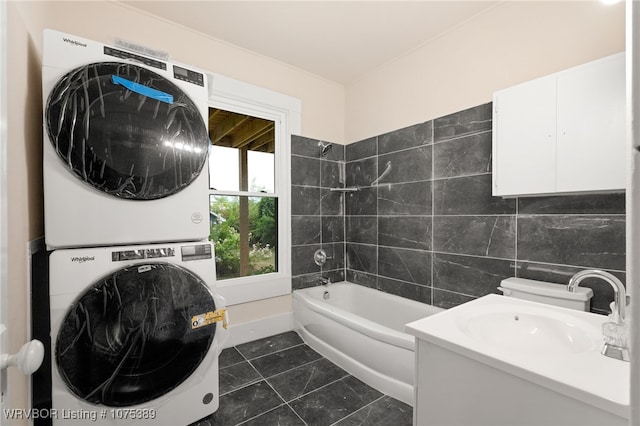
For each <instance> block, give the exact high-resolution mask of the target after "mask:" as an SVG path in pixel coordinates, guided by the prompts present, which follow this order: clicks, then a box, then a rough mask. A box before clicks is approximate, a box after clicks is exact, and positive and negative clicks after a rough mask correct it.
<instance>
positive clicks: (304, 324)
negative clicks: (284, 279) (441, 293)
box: [293, 282, 442, 405]
mask: <svg viewBox="0 0 640 426" xmlns="http://www.w3.org/2000/svg"><path fill="white" fill-rule="evenodd" d="M325 292H328V293H329V295H328V296H329V298H328V299H324V297H323V296H324V294H325ZM440 311H442V309H440V308H437V307H435V306H431V305H427V304H425V303H420V302H416V301H413V300H410V299H405V298H403V297H398V296H395V295H392V294H388V293H384V292H382V291H378V290H373V289H371V288H368V287H364V286H361V285H357V284H352V283H348V282H340V283H335V284H331V285H329V286H328V287H323V286H320V287H311V288H307V289H303V290H296V291H294V292H293V313H294V319H295V329H296V331H297V332H298V333H300V335H301V336H302V339H303V340H304V341H305V343H307V344H308V345H309V346H311V347H312V348H313V349H314V350H316V351H317V352H319V353H320V354H322V355H323V356H325V357H326V358H328V359H329V360H331V361H332V362H334V363H335V364H337V365H338V366H340V367H342V368H343V369H344V370H346V371H347V372H349V373H350V374H352V375H354V376H356V377H357V378H359V379H360V380H362V381H363V382H365V383H367V384H368V385H370V386H372V387H374V388H376V389H378V390H379V391H381V392H384V393H385V394H387V395H390V396H392V397H394V398H396V399H399V400H400V401H403V402H405V403H407V404H410V405H413V383H414V371H415V360H414V352H415V342H414V337H413V336H411V335H409V334H407V333H405V332H404V325H405V324H407V323H409V322H412V321H415V320H417V319H420V318H424V317H427V316H429V315H433V314H435V313H437V312H440Z"/></svg>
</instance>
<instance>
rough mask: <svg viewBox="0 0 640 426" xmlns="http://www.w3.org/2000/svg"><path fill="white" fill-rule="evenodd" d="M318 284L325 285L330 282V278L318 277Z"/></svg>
mask: <svg viewBox="0 0 640 426" xmlns="http://www.w3.org/2000/svg"><path fill="white" fill-rule="evenodd" d="M320 284H322V285H323V286H325V287H327V286H328V285H329V284H331V280H330V279H329V278H326V277H320Z"/></svg>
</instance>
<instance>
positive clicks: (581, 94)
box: [493, 53, 626, 197]
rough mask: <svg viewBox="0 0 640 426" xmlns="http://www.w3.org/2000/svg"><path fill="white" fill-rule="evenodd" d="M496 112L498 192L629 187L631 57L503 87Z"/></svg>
mask: <svg viewBox="0 0 640 426" xmlns="http://www.w3.org/2000/svg"><path fill="white" fill-rule="evenodd" d="M493 108H494V109H493V195H496V196H504V197H509V196H518V195H542V194H546V195H549V194H567V193H578V192H584V191H590V192H602V191H620V190H624V188H625V184H626V177H625V170H626V162H625V144H626V136H625V135H626V127H625V121H626V116H625V114H626V113H625V111H626V108H625V58H624V53H619V54H616V55H612V56H608V57H606V58H602V59H599V60H597V61H593V62H589V63H587V64H584V65H580V66H578V67H575V68H570V69H568V70H565V71H562V72H559V73H556V74H552V75H549V76H546V77H542V78H538V79H536V80H532V81H530V82H527V83H523V84H520V85H517V86H514V87H511V88H508V89H504V90H500V91H498V92H496V93H494V96H493Z"/></svg>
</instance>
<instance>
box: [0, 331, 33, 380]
mask: <svg viewBox="0 0 640 426" xmlns="http://www.w3.org/2000/svg"><path fill="white" fill-rule="evenodd" d="M43 359H44V345H43V344H42V342H41V341H39V340H35V339H34V340H32V341H30V342H27V343H25V344H24V345H22V347H21V348H20V350H19V351H18V353H17V354H13V355H8V354H2V358H1V359H0V368H1V369H2V370H4V369H5V368H7V367H9V366H15V367H18V370H20V372H21V373H22V374H24V375H31V374H33V373H35V372H36V370H37V369H38V368H40V365H42V360H43Z"/></svg>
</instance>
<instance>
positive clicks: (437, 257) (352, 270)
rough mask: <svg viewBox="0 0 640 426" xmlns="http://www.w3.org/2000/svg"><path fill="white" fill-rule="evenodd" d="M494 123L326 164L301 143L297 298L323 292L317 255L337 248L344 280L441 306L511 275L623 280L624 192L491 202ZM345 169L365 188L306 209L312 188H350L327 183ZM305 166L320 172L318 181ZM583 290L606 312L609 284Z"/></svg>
mask: <svg viewBox="0 0 640 426" xmlns="http://www.w3.org/2000/svg"><path fill="white" fill-rule="evenodd" d="M491 116H492V114H491V104H490V103H488V104H484V105H480V106H478V107H474V108H470V109H467V110H464V111H461V112H458V113H455V114H451V115H448V116H445V117H441V118H437V119H435V120H430V121H427V122H425V123H421V124H417V125H414V126H410V127H407V128H404V129H400V130H397V131H394V132H390V133H386V134H383V135H380V136H378V137H374V138H369V139H366V140H363V141H360V142H356V143H353V144H350V145H347V146H345V147H344V151H343V153H342V154H339V155H337V156H336V157H332V158H323V159H320V158H319V150H318V146H317V144H318V141H312V140H308V139H304V138H294V140H293V141H292V143H293V147H292V151H293V153H294V160H295V161H293V162H292V164H293V166H292V168H293V171H292V178H293V182H294V183H293V185H294V186H293V188H292V195H293V200H292V203H293V210H294V216H293V234H294V238H293V240H294V248H293V250H294V256H293V259H294V260H293V262H294V266H293V267H294V275H296V276H295V277H294V285H293V287H294V289H295V288H301V287H305V286H309V285H315V284H316V283H315V282H314V274H315V276H317V274H318V272H319V268H315V269H314V268H313V267H312V266H310V265H309V262H308V261H307V259H308V258H309V256H310V254H309V252H311V254H312V252H313V249H312V247H319V246H320V245H322V244H328V243H331V244H335V245H340V246H342V245H344V249H345V254H344V258H341V261H342V265H344V272H342V271H340V270H339V269H335V270H333V269H332V270H330V271H328V272H330V273H331V274H332V275H334V276H336V278H340V277H341V273H343V274H344V276H345V277H346V279H347V280H348V281H351V282H355V283H358V284H362V285H366V286H369V287H373V288H377V289H379V290H382V291H386V292H390V293H394V294H397V295H400V296H403V297H408V298H411V299H416V300H420V301H423V302H426V303H430V304H433V305H436V306H440V307H444V308H449V307H453V306H456V305H458V304H460V303H463V302H466V301H468V300H471V299H473V298H477V297H481V296H484V295H486V294H489V293H499V292H498V290H497V287H498V286H499V284H500V281H501V280H502V279H504V278H506V277H510V276H518V277H522V278H530V279H538V280H543V281H548V282H553V283H558V284H561V285H564V284H566V283H567V282H568V281H569V278H570V277H571V275H573V274H574V273H575V272H577V271H578V270H581V269H585V268H599V269H604V270H607V271H609V272H612V273H613V274H614V275H616V276H618V277H619V278H620V279H621V280H622V281H623V282H624V278H625V274H624V269H625V205H624V194H604V195H576V196H549V197H532V198H530V197H526V198H510V199H505V198H500V197H493V196H491V129H492V122H491ZM336 148H339V146H338V145H336V146H334V150H332V152H334V151H336ZM337 152H338V153H340V152H341V151H340V150H339V149H338V150H337ZM340 155H342V157H340ZM303 156H304V157H309V158H297V157H303ZM341 158H343V160H342V159H341ZM310 161H311V162H310ZM313 161H315V162H316V163H313ZM341 161H344V162H345V163H346V166H345V182H344V184H345V185H346V186H357V187H358V188H359V189H360V190H359V191H358V192H355V193H347V194H345V196H340V195H339V194H335V193H334V194H333V196H334V199H332V200H331V201H330V202H331V203H336V204H334V205H333V207H329V206H328V204H329V200H326V203H325V199H324V198H323V199H322V201H321V202H320V203H318V202H315V204H314V203H312V202H311V201H308V200H309V199H310V198H311V197H310V196H309V197H305V196H304V195H302V192H303V191H312V190H315V191H316V192H314V193H313V197H315V198H313V199H314V200H315V199H317V198H318V197H321V195H318V193H321V194H326V193H327V186H326V185H331V184H338V185H341V184H342V183H341V182H337V183H336V180H335V176H333V175H332V176H333V177H332V178H328V179H326V180H325V179H323V178H322V176H323V174H322V170H324V168H325V167H327V168H332V167H340V166H339V163H340V162H341ZM325 163H326V165H325V166H323V167H321V166H320V165H319V164H325ZM316 164H318V165H316ZM307 166H312V167H318V168H321V169H322V170H321V171H320V173H319V174H320V177H318V173H317V172H316V171H315V169H314V170H307V169H306V167H307ZM385 171H387V173H386V174H385V175H384V176H383V177H382V179H380V180H379V182H378V184H377V185H372V183H374V181H375V180H376V179H378V177H379V176H381V175H382V174H383V173H384V172H385ZM318 179H319V180H320V183H319V184H317V185H315V186H314V183H317V180H318ZM311 181H312V182H311ZM298 194H300V195H298ZM297 204H298V206H296V205H297ZM325 204H327V205H325ZM302 210H304V211H303V212H301V211H302ZM342 212H343V213H344V215H343V218H344V232H343V233H342V234H341V233H340V232H337V233H335V232H327V233H326V234H328V235H332V236H333V239H331V240H330V239H329V237H328V236H325V232H323V228H322V224H323V223H324V222H325V221H327V220H331V223H332V224H333V225H334V226H336V227H339V226H340V214H341V213H342ZM333 229H334V230H335V229H336V228H333ZM340 237H342V239H340ZM342 259H344V260H342ZM296 262H302V263H303V265H307V266H306V267H305V266H303V265H296ZM339 265H340V262H336V264H335V266H336V268H339ZM296 272H298V273H296ZM323 272H324V271H323ZM583 284H584V285H586V286H589V287H591V288H593V289H594V294H595V296H594V299H593V300H592V310H593V311H594V312H600V313H604V312H607V311H608V304H609V302H610V301H611V300H612V299H613V291H612V290H611V289H610V288H609V285H608V284H606V283H603V282H599V281H598V280H587V281H584V282H583Z"/></svg>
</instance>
